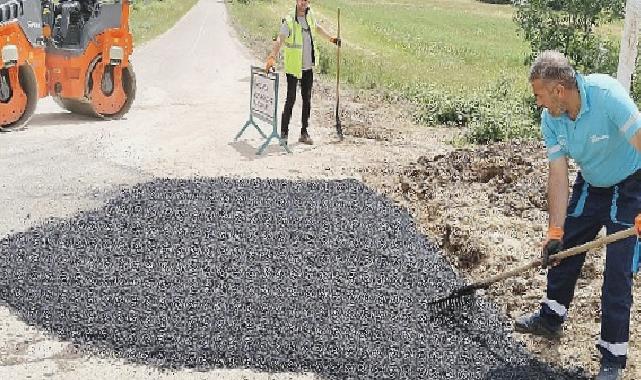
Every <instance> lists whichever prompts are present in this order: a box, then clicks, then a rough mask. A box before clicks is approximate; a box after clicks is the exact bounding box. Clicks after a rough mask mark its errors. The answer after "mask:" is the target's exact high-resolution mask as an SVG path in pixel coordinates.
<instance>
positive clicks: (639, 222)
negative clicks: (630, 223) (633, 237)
mask: <svg viewBox="0 0 641 380" xmlns="http://www.w3.org/2000/svg"><path fill="white" fill-rule="evenodd" d="M634 228H635V229H636V230H637V236H638V237H640V238H641V214H639V215H637V217H636V218H634Z"/></svg>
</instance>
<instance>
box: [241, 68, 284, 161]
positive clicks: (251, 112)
mask: <svg viewBox="0 0 641 380" xmlns="http://www.w3.org/2000/svg"><path fill="white" fill-rule="evenodd" d="M254 75H261V76H264V77H266V78H267V79H269V80H273V81H274V82H275V83H274V99H275V107H274V117H273V118H272V133H271V134H270V135H269V136H267V135H266V134H265V133H264V132H263V131H262V130H261V129H260V127H259V126H258V124H256V121H255V120H254V116H256V118H257V119H260V120H263V119H262V118H261V116H260V115H258V114H257V115H254V110H253V109H252V103H253V102H252V99H253V98H254ZM278 82H279V76H278V73H275V72H270V73H267V72H265V70H264V69H263V68H262V67H258V66H252V67H251V81H250V95H249V120H247V122H246V123H245V125H244V126H243V128H242V129H241V130H240V132H238V134H237V135H236V138H234V141H236V140H238V139H239V138H240V136H241V135H242V134H243V132H245V129H247V128H248V127H250V126H253V127H254V128H256V130H257V131H258V133H260V135H261V136H262V137H263V138H264V139H267V140H266V141H265V142H264V143H263V144H262V145H261V146H260V148H258V151H257V152H256V154H257V155H261V154H263V152H264V151H265V149H266V148H267V146H268V145H269V143H270V142H271V140H272V139H277V140H278V144H279V145H280V146H282V147H283V149H285V151H286V152H287V153H291V151H290V150H289V148H288V147H287V144H286V143H285V142H284V141H283V140H282V139H281V138H280V134H278ZM263 121H264V120H263Z"/></svg>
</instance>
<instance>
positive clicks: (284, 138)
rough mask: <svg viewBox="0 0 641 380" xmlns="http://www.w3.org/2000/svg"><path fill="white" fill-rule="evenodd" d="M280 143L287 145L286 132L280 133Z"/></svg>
mask: <svg viewBox="0 0 641 380" xmlns="http://www.w3.org/2000/svg"><path fill="white" fill-rule="evenodd" d="M280 143H281V144H283V145H285V146H287V134H281V135H280Z"/></svg>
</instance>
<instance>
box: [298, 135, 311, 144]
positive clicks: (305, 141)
mask: <svg viewBox="0 0 641 380" xmlns="http://www.w3.org/2000/svg"><path fill="white" fill-rule="evenodd" d="M298 142H301V143H303V144H306V145H313V144H314V140H312V139H311V137H309V134H308V133H307V132H303V133H301V134H300V138H299V139H298Z"/></svg>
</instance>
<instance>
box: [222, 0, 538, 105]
mask: <svg viewBox="0 0 641 380" xmlns="http://www.w3.org/2000/svg"><path fill="white" fill-rule="evenodd" d="M294 3H295V2H294V1H293V0H273V1H270V0H266V1H265V0H263V1H259V0H254V1H252V2H251V5H244V4H241V3H239V2H234V3H231V4H229V10H230V13H231V15H232V17H233V19H234V20H236V21H237V22H238V23H239V24H240V25H242V27H243V28H244V29H245V31H246V32H247V33H248V35H249V36H250V37H251V38H253V39H258V40H263V41H264V43H265V47H266V48H265V52H266V51H267V49H268V48H269V46H270V41H271V36H272V35H273V34H274V33H276V32H277V30H278V26H279V21H280V19H281V17H283V15H285V14H286V13H287V12H289V11H291V10H293V6H294ZM312 7H313V9H314V11H315V13H316V15H317V18H318V19H319V21H320V22H321V24H322V25H323V26H324V27H325V29H327V30H329V31H331V32H335V31H336V25H337V24H336V18H337V17H336V9H337V8H339V7H340V9H341V37H342V38H343V41H344V44H343V49H342V50H341V54H342V56H343V61H342V66H341V77H342V79H343V81H345V82H347V83H350V84H352V85H353V86H355V87H357V88H379V89H386V90H393V91H396V90H401V91H402V90H404V89H406V88H410V87H415V86H416V85H417V84H418V85H429V86H433V87H435V88H438V89H441V90H443V91H445V92H449V93H457V94H461V93H472V92H474V91H476V90H477V89H479V88H483V87H486V86H487V85H489V84H492V83H495V82H497V81H498V80H499V79H501V78H502V79H506V80H508V81H509V82H511V83H521V87H522V88H523V89H525V88H526V86H527V80H526V72H527V68H526V67H525V66H524V65H523V62H524V59H525V56H526V54H527V52H528V46H527V44H526V42H525V41H524V40H523V39H522V38H521V37H520V36H518V34H517V27H516V25H515V24H514V22H513V21H512V14H513V9H512V7H511V6H509V5H490V4H484V3H481V2H478V1H475V0H388V1H383V0H361V1H359V0H323V1H313V2H312ZM321 48H322V53H325V54H324V55H323V58H324V59H323V61H321V62H320V69H321V72H326V73H328V74H330V75H334V70H335V65H336V63H335V58H336V56H335V50H334V49H332V48H331V47H330V46H329V45H328V44H326V43H324V44H323V45H322V46H321Z"/></svg>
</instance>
